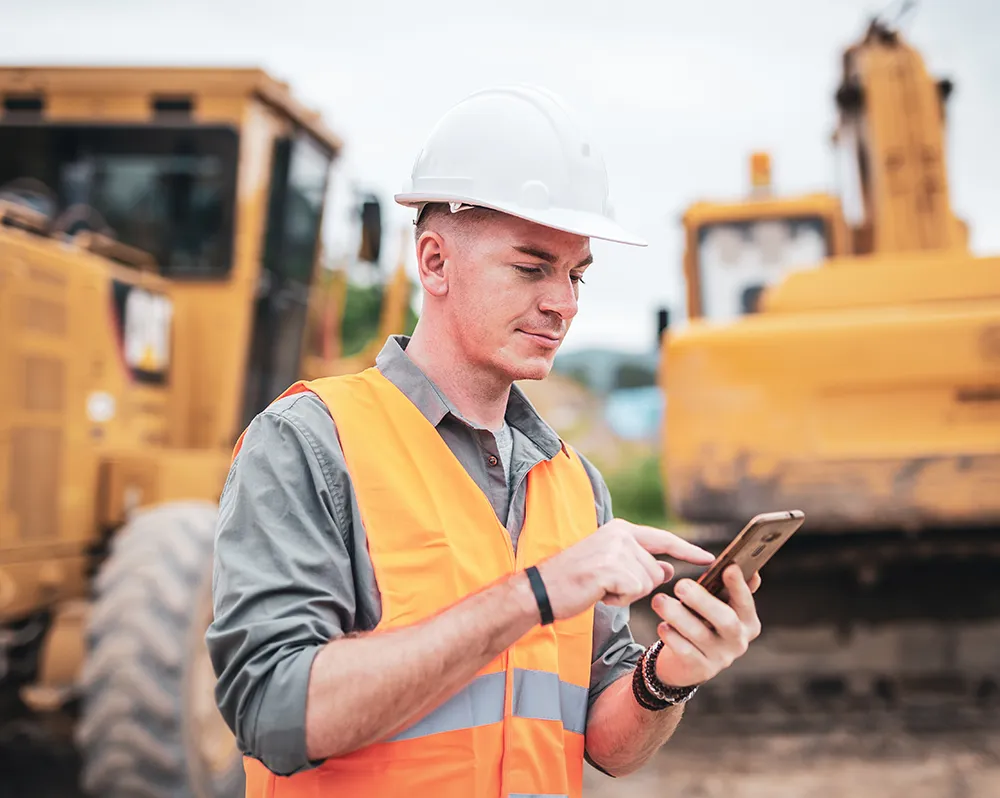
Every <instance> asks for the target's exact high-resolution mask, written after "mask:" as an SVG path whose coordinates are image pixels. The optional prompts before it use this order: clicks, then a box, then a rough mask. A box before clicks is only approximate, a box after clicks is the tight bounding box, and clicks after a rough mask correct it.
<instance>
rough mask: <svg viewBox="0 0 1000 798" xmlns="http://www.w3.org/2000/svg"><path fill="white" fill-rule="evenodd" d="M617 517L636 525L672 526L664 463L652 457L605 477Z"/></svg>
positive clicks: (637, 461)
mask: <svg viewBox="0 0 1000 798" xmlns="http://www.w3.org/2000/svg"><path fill="white" fill-rule="evenodd" d="M604 479H605V482H606V483H607V485H608V491H609V492H610V493H611V505H612V508H613V509H614V513H615V517H617V518H624V519H625V520H626V521H631V522H632V523H633V524H644V525H646V526H655V527H660V528H665V527H667V526H668V525H669V511H668V508H667V505H666V499H665V494H664V490H663V483H662V480H661V476H660V460H659V457H657V456H656V455H649V456H646V457H644V458H642V459H639V460H636V461H635V462H634V463H632V464H631V465H628V466H625V467H624V468H619V469H616V470H615V471H612V472H609V473H605V474H604Z"/></svg>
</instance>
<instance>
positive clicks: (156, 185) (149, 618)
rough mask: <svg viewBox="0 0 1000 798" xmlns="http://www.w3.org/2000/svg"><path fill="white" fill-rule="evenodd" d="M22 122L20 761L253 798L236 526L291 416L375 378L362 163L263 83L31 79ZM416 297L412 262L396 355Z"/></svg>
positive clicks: (14, 728) (9, 628) (0, 245)
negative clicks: (325, 253) (221, 507)
mask: <svg viewBox="0 0 1000 798" xmlns="http://www.w3.org/2000/svg"><path fill="white" fill-rule="evenodd" d="M0 102H2V107H0V491H2V492H0V740H3V739H9V738H10V737H11V735H13V734H15V733H21V731H23V730H24V729H26V728H30V729H32V730H35V731H33V732H32V733H33V734H37V733H38V731H37V730H39V729H40V730H42V731H41V733H43V734H44V735H53V736H54V737H53V739H56V738H58V736H59V735H63V736H64V737H65V739H66V740H67V741H68V743H69V744H70V745H72V746H74V747H75V750H77V751H78V752H79V760H80V763H81V778H80V781H81V784H82V787H83V788H84V789H85V790H86V791H87V792H88V793H89V794H93V795H100V796H109V797H111V798H113V796H118V795H145V796H164V798H166V797H167V796H170V797H171V798H181V797H183V798H189V797H190V798H194V797H195V796H197V798H223V797H224V796H225V797H227V798H228V796H237V795H242V789H243V788H242V783H243V770H242V763H241V756H240V752H239V751H238V750H237V747H236V744H235V740H234V738H233V736H232V734H231V733H230V731H229V729H228V728H227V727H226V725H225V723H224V722H223V720H222V718H221V715H220V714H219V713H218V710H217V709H216V706H215V701H214V693H213V691H214V686H215V677H214V674H213V671H212V667H211V664H210V661H209V658H208V654H207V650H206V648H205V645H204V642H203V636H204V633H205V630H206V628H207V626H208V624H209V622H210V619H211V615H212V603H211V578H212V547H213V537H214V526H215V518H216V512H217V509H216V508H217V505H216V503H217V499H218V496H219V494H220V492H221V490H222V488H223V485H224V481H225V479H226V476H227V473H228V470H229V466H230V460H231V454H232V450H233V445H234V443H235V441H236V439H237V437H238V436H239V434H240V433H241V431H242V430H243V429H244V428H245V427H246V425H247V424H248V423H249V422H250V421H251V420H252V419H253V417H254V416H255V415H256V414H257V413H259V412H260V411H261V410H262V409H264V408H265V407H266V406H267V405H268V404H269V403H270V402H271V401H272V400H273V398H274V397H276V396H278V395H279V394H280V393H281V392H282V391H283V390H284V389H285V388H286V387H287V386H288V385H290V384H291V383H292V382H294V381H295V380H297V379H299V378H306V379H309V378H313V377H318V376H321V375H325V374H338V373H345V372H347V371H351V370H360V369H362V368H365V367H367V366H370V365H372V364H373V362H374V353H375V352H376V351H377V349H376V348H373V347H372V346H369V347H366V348H365V349H364V350H363V351H362V352H361V353H357V354H355V355H354V356H352V357H346V356H345V355H344V353H343V352H342V351H341V348H340V346H339V341H340V337H339V327H338V320H340V319H342V318H343V310H344V302H345V301H346V294H345V291H344V290H343V289H344V280H343V279H342V278H340V277H338V276H337V275H331V274H329V273H327V272H326V271H325V269H324V268H323V266H322V265H321V260H322V258H321V256H320V254H319V253H320V252H321V248H320V245H319V241H320V237H321V229H322V225H323V221H324V211H325V205H326V198H327V196H328V186H329V181H330V175H331V168H332V165H333V163H334V161H335V159H337V158H338V156H339V154H340V153H341V150H342V147H343V145H342V142H341V141H340V139H339V138H338V137H337V136H336V135H335V134H334V133H333V132H332V131H331V130H330V129H328V128H327V126H326V125H325V123H324V122H323V120H322V119H321V118H320V116H319V115H318V114H317V113H315V112H313V111H311V110H309V109H308V108H306V107H305V106H304V105H302V104H301V103H300V102H299V101H298V100H297V99H296V98H295V97H294V96H293V95H292V92H291V90H290V88H289V87H288V86H287V85H286V84H284V83H282V82H280V81H278V80H276V79H274V78H273V77H271V76H270V75H268V74H267V73H265V72H263V71H261V70H258V69H252V68H251V69H216V68H212V69H204V68H141V69H127V68H71V67H65V68H44V67H33V68H14V67H8V68H3V69H0ZM359 217H360V219H361V246H360V250H361V251H360V252H359V257H360V258H362V259H367V260H369V261H370V262H378V260H379V257H380V247H381V237H382V230H381V218H380V212H379V207H378V203H377V200H376V201H368V202H366V203H364V207H363V208H362V213H361V214H359ZM409 295H410V288H409V283H408V280H407V278H406V275H405V263H404V262H401V263H400V265H399V268H398V269H397V272H396V275H395V278H394V279H393V280H392V282H391V285H390V287H389V288H388V291H387V293H386V294H385V302H384V303H383V310H382V318H381V322H380V334H383V333H384V334H385V335H387V334H389V333H390V332H402V331H403V330H402V329H401V326H402V324H403V321H404V317H405V314H406V312H407V310H408V308H409Z"/></svg>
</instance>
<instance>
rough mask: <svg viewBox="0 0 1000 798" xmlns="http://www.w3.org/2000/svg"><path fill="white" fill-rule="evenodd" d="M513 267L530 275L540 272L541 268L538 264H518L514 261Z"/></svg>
mask: <svg viewBox="0 0 1000 798" xmlns="http://www.w3.org/2000/svg"><path fill="white" fill-rule="evenodd" d="M514 268H515V269H516V270H517V271H519V272H520V273H521V274H525V275H530V276H535V275H539V274H541V273H542V269H541V267H539V266H519V265H518V264H516V263H515V264H514Z"/></svg>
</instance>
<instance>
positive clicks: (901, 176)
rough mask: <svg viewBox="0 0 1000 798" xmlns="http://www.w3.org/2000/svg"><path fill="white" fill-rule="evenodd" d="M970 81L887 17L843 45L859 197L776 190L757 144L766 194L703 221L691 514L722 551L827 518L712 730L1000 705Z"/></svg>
mask: <svg viewBox="0 0 1000 798" xmlns="http://www.w3.org/2000/svg"><path fill="white" fill-rule="evenodd" d="M953 89H954V85H953V84H952V82H951V81H950V80H947V79H944V80H939V79H936V78H934V77H932V75H931V74H930V73H929V72H928V70H927V67H926V65H925V63H924V60H923V58H922V56H921V55H920V53H919V52H918V51H917V50H916V49H915V48H914V47H913V46H912V45H910V44H909V43H908V42H907V41H906V39H905V38H904V37H903V35H902V34H901V33H900V31H899V30H898V29H897V28H895V26H893V25H892V24H890V23H888V22H887V21H885V20H883V19H879V18H875V19H874V20H872V21H871V22H870V24H868V25H867V27H866V29H865V30H864V32H863V34H862V35H861V36H860V38H859V39H858V40H857V41H855V42H854V43H852V44H850V45H849V46H848V47H846V48H845V50H844V51H843V52H842V70H841V77H840V81H839V86H838V88H837V89H836V92H835V97H834V99H835V105H836V111H837V114H838V122H837V125H836V129H835V133H834V136H833V143H834V145H835V151H836V153H837V154H838V155H839V157H840V163H841V165H842V166H843V168H844V171H843V175H842V176H843V181H842V185H841V193H840V196H835V195H833V194H828V193H816V194H807V195H800V196H780V195H777V194H775V193H774V191H773V190H772V188H771V176H770V172H771V167H770V155H769V154H768V153H765V152H757V153H753V154H752V155H751V159H750V176H751V181H750V182H751V188H750V192H749V194H748V195H747V196H744V197H742V198H739V199H737V200H734V201H728V202H711V201H700V202H696V203H694V204H692V205H690V206H689V207H688V208H687V210H686V212H685V213H684V215H683V228H684V241H685V248H684V261H683V269H684V275H685V281H686V287H687V307H688V316H689V318H688V320H687V324H686V325H684V326H683V328H678V329H672V328H671V327H670V326H669V324H667V325H666V327H665V329H661V350H660V351H661V360H660V366H659V369H660V371H659V382H660V385H661V387H662V388H663V390H664V394H665V397H666V409H665V414H664V423H663V428H662V449H661V451H662V459H661V468H662V477H663V480H664V485H665V493H666V496H667V501H668V504H669V509H670V511H671V512H672V513H673V515H674V516H675V517H679V518H680V519H682V520H683V521H685V522H687V523H688V524H689V525H690V528H691V537H692V538H693V539H695V540H697V541H699V542H701V543H703V544H704V545H706V546H708V547H710V548H711V547H715V550H717V551H718V550H721V548H722V547H723V546H724V545H725V544H726V543H728V541H729V540H731V538H732V537H733V535H734V534H735V533H736V532H738V531H739V529H740V528H741V527H742V526H743V525H744V524H745V523H746V522H747V521H748V520H749V519H750V518H751V517H752V516H754V515H755V514H757V513H760V512H766V511H772V510H786V509H798V510H802V511H804V513H805V523H804V525H803V526H802V528H801V529H800V530H799V531H798V532H797V533H796V535H795V536H794V537H793V538H792V539H791V541H790V542H789V543H788V544H787V545H786V546H785V547H784V548H783V549H782V550H781V551H780V552H778V553H777V554H776V555H775V556H774V558H773V559H771V561H770V562H769V563H768V565H767V567H766V568H764V569H763V571H762V577H763V585H762V587H761V589H760V591H759V592H758V596H757V601H758V609H759V612H760V617H761V621H762V624H763V627H764V633H763V635H762V636H761V638H760V639H759V640H758V641H756V642H755V644H753V645H752V646H751V647H750V651H749V652H748V654H747V655H746V657H744V658H743V659H741V660H740V661H739V662H738V663H737V664H736V665H734V667H733V668H732V669H730V670H729V671H727V672H726V673H724V674H723V675H721V676H720V677H719V678H718V679H717V680H713V683H712V684H711V685H706V689H705V691H704V695H703V696H699V698H700V699H701V700H700V701H695V702H692V704H691V706H690V708H689V713H688V714H689V717H691V719H692V722H694V721H695V720H696V719H697V718H698V717H702V718H703V719H704V720H705V722H709V721H710V719H711V718H712V717H716V718H722V719H724V721H725V723H726V725H727V726H728V727H730V728H733V727H734V724H735V720H734V718H736V717H739V718H742V719H745V720H747V722H748V724H749V728H752V729H755V730H759V729H761V728H762V727H763V726H764V725H766V723H768V722H771V721H773V723H774V724H775V726H776V727H779V728H786V727H787V726H789V725H790V726H793V727H794V726H797V725H800V724H809V723H811V722H815V723H816V724H818V725H820V726H823V727H825V726H828V725H829V724H830V723H832V722H834V718H835V717H837V718H841V719H842V720H843V721H844V722H847V723H850V722H853V721H859V722H864V723H871V722H873V720H878V719H887V720H888V719H891V722H892V723H897V722H901V723H904V724H906V725H907V726H910V725H913V726H915V727H921V728H923V727H925V726H928V725H929V726H934V727H940V726H947V727H949V728H950V727H952V726H955V725H962V724H966V723H970V724H979V723H990V724H995V722H996V721H997V719H998V717H1000V716H998V713H997V705H998V701H997V698H998V676H997V674H998V673H1000V624H998V619H1000V257H997V256H990V257H983V256H977V255H974V254H973V253H972V252H971V251H970V248H969V243H968V227H967V225H966V224H965V223H964V222H963V221H962V220H961V219H959V218H957V217H956V215H955V213H954V210H953V208H952V205H951V200H950V192H949V176H948V169H947V159H946V121H947V117H948V113H947V111H948V102H947V101H948V98H949V96H950V95H951V94H952V92H953ZM737 727H738V726H737Z"/></svg>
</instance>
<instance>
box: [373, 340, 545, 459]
mask: <svg viewBox="0 0 1000 798" xmlns="http://www.w3.org/2000/svg"><path fill="white" fill-rule="evenodd" d="M409 342H410V338H409V336H406V335H390V336H389V338H388V339H387V340H386V342H385V345H384V346H383V347H382V351H381V352H379V354H378V357H377V358H376V360H375V367H376V368H377V369H378V370H379V371H380V372H381V373H382V376H384V377H385V378H386V379H387V380H389V382H391V383H392V384H393V385H395V386H396V387H397V388H398V389H399V390H400V391H401V392H402V393H403V395H404V396H406V398H407V399H409V400H410V401H411V402H412V403H413V404H414V406H415V407H416V408H417V409H418V410H419V411H420V412H421V414H422V415H423V416H424V418H426V419H427V420H428V421H429V422H430V423H431V424H433V425H434V426H435V427H436V426H437V425H438V424H440V423H441V422H442V421H443V420H444V419H445V418H446V417H447V416H452V417H454V418H456V419H458V420H459V421H461V422H462V423H464V424H466V425H467V426H469V427H473V428H477V427H476V425H474V424H471V423H469V422H468V421H466V420H465V419H464V418H462V414H461V413H459V412H458V410H457V409H456V408H455V406H454V405H453V404H452V403H451V401H450V400H449V399H448V397H447V396H445V395H444V393H443V392H442V391H441V390H440V389H439V388H438V387H437V386H436V385H435V384H434V383H433V382H432V381H431V379H430V378H429V377H428V376H427V375H426V374H424V372H423V371H421V370H420V367H419V366H417V364H416V363H414V362H413V361H412V360H411V359H410V358H409V357H408V356H407V354H406V345H407V344H408V343H409ZM504 417H505V419H506V421H507V423H508V424H509V425H510V426H511V427H514V428H515V429H517V430H518V431H520V432H522V433H523V434H524V435H526V436H527V437H528V439H529V440H531V442H532V443H534V444H535V445H536V446H537V447H538V448H539V449H541V450H542V452H543V453H544V454H545V456H546V457H548V458H549V459H551V458H553V457H555V456H556V455H557V454H558V453H559V452H560V451H561V450H562V448H563V443H562V441H561V440H560V439H559V435H558V434H556V431H555V430H554V429H552V427H550V426H549V425H548V424H547V423H546V422H545V421H544V419H542V417H541V416H540V415H539V414H538V411H537V410H535V408H534V407H533V406H532V404H531V402H530V401H529V400H528V397H527V396H525V395H524V392H523V391H522V390H521V389H520V388H519V387H518V386H517V385H516V384H515V385H512V386H511V388H510V398H509V399H508V401H507V410H506V412H505V413H504Z"/></svg>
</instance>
